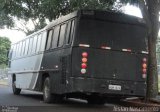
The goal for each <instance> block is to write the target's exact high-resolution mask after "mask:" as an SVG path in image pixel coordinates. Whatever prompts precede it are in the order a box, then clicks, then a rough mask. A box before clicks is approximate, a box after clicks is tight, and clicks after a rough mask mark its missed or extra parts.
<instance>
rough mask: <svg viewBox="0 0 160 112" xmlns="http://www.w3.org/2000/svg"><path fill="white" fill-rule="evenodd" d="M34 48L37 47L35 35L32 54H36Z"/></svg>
mask: <svg viewBox="0 0 160 112" xmlns="http://www.w3.org/2000/svg"><path fill="white" fill-rule="evenodd" d="M36 46H37V35H35V36H34V37H33V46H32V54H34V53H35V52H36Z"/></svg>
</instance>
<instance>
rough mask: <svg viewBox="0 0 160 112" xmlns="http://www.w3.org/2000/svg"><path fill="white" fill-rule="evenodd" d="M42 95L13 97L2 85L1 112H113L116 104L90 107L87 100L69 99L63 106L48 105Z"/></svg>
mask: <svg viewBox="0 0 160 112" xmlns="http://www.w3.org/2000/svg"><path fill="white" fill-rule="evenodd" d="M42 99H43V97H42V94H41V93H37V92H31V91H26V90H23V91H22V92H21V94H20V95H18V96H17V95H13V94H12V90H11V88H10V87H8V86H3V85H0V112H112V111H113V110H114V107H115V105H114V104H107V103H106V104H105V105H103V106H102V105H101V106H100V105H89V104H87V102H86V101H85V100H79V99H67V100H64V101H63V103H61V104H46V103H44V102H43V100H42Z"/></svg>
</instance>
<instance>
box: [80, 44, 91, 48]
mask: <svg viewBox="0 0 160 112" xmlns="http://www.w3.org/2000/svg"><path fill="white" fill-rule="evenodd" d="M79 47H90V45H88V44H79Z"/></svg>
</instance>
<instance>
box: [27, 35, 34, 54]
mask: <svg viewBox="0 0 160 112" xmlns="http://www.w3.org/2000/svg"><path fill="white" fill-rule="evenodd" d="M32 45H33V37H31V38H30V39H29V49H28V53H27V54H28V55H30V54H31V53H32Z"/></svg>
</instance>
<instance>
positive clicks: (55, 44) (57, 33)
mask: <svg viewBox="0 0 160 112" xmlns="http://www.w3.org/2000/svg"><path fill="white" fill-rule="evenodd" d="M59 30H60V26H56V27H55V29H54V35H53V39H52V48H53V49H54V48H57V42H58V37H59Z"/></svg>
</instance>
